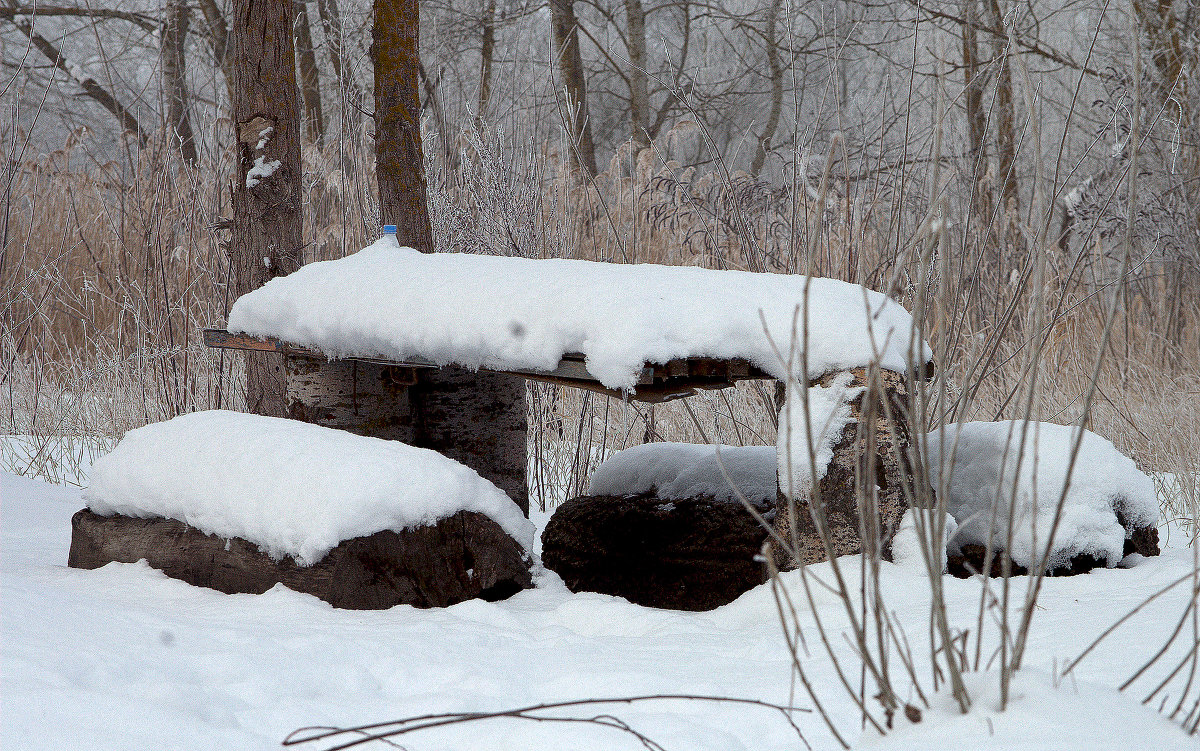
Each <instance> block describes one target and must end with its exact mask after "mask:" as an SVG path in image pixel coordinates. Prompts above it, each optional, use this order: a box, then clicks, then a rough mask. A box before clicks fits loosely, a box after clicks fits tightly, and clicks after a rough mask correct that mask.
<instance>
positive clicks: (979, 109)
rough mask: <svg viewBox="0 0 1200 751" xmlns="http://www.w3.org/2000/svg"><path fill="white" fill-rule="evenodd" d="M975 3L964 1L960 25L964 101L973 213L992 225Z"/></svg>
mask: <svg viewBox="0 0 1200 751" xmlns="http://www.w3.org/2000/svg"><path fill="white" fill-rule="evenodd" d="M977 2H978V0H963V3H962V16H963V18H964V19H966V23H964V24H963V25H962V59H963V101H964V102H965V104H966V108H967V141H968V144H967V145H968V149H969V151H968V153H969V154H970V157H971V162H972V165H971V168H972V175H973V178H974V179H973V181H972V182H973V184H974V194H973V196H972V204H973V205H972V207H971V209H972V213H973V214H974V216H977V217H980V218H981V219H982V220H983V221H984V222H985V223H988V222H991V217H992V191H991V187H990V186H989V184H988V176H987V171H988V166H989V163H988V148H987V143H988V113H987V110H986V109H984V107H983V90H984V88H985V86H986V84H987V78H986V76H985V75H984V74H983V69H982V68H983V66H982V64H981V61H980V59H979V36H978V33H977V31H976V28H975V24H976V23H977V22H978V18H977V17H978V15H979V14H978V12H977V10H978V9H977V6H976V3H977Z"/></svg>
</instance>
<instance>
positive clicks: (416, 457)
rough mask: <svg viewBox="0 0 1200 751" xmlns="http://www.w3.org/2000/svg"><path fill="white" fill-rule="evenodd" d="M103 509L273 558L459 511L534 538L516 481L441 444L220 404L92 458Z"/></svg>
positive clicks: (303, 560)
mask: <svg viewBox="0 0 1200 751" xmlns="http://www.w3.org/2000/svg"><path fill="white" fill-rule="evenodd" d="M91 481H92V482H91V486H90V487H89V488H88V489H87V490H86V491H84V494H83V498H84V500H85V501H87V505H88V508H90V509H91V510H92V511H94V512H95V513H97V514H100V515H103V516H111V515H112V514H124V515H126V516H133V517H139V518H148V517H165V518H169V519H178V520H180V521H182V522H185V523H187V524H188V525H190V526H192V527H195V528H196V529H199V530H201V531H203V532H206V533H209V534H215V535H218V536H220V537H223V538H230V537H240V538H242V539H244V540H248V541H249V542H252V543H254V544H255V545H257V546H259V548H260V549H262V550H263V551H264V552H265V553H267V554H268V555H270V556H271V557H272V558H275V559H280V558H282V557H284V556H291V557H292V558H294V559H295V560H296V562H297V563H299V564H300V565H312V564H313V563H316V562H317V561H319V560H321V558H323V557H324V556H325V554H326V553H328V552H329V551H330V550H332V549H333V548H334V547H335V546H336V545H337V544H338V543H339V542H341V541H342V540H347V539H351V538H354V537H362V536H366V535H371V534H374V533H376V532H380V531H383V530H385V529H392V530H397V531H399V530H402V529H410V528H414V527H421V526H427V525H430V524H433V523H435V522H437V521H438V520H439V519H443V518H446V517H449V516H453V515H454V514H456V513H457V512H459V511H463V510H466V511H477V512H479V513H481V514H484V515H485V516H488V517H490V518H491V519H493V520H494V521H495V522H496V523H497V524H499V525H500V527H501V528H502V529H503V530H504V531H505V532H507V533H508V534H509V535H511V536H512V537H513V538H514V539H515V540H516V541H517V542H519V543H520V544H521V546H522V547H524V548H525V550H527V551H528V550H532V547H533V531H534V530H533V525H532V524H531V523H530V522H529V520H528V519H526V518H525V517H524V515H523V514H522V513H521V510H520V508H519V507H518V506H517V505H516V504H515V503H513V501H512V500H511V499H510V498H509V497H508V496H507V495H505V493H504V491H502V490H500V489H499V488H497V487H496V486H495V485H493V484H492V483H490V482H488V481H487V480H485V479H484V478H482V477H480V476H479V474H478V473H477V472H475V471H474V470H473V469H471V468H469V467H466V466H464V465H462V464H460V463H458V462H456V461H454V460H453V459H449V458H447V457H445V456H443V455H441V454H439V453H437V452H436V451H430V450H429V449H422V448H415V447H413V446H408V445H405V444H403V443H399V442H397V441H385V440H381V439H378V438H365V437H363V436H357V435H354V434H351V433H347V432H345V431H341V430H333V429H331V428H324V427H320V426H318V425H311V424H308V423H303V422H299V421H296V420H284V419H279V418H274V417H262V416H259V415H247V414H242V413H238V412H227V411H223V410H211V411H207V412H196V413H193V414H189V415H183V416H180V417H176V418H175V419H173V420H168V421H166V422H160V423H155V424H152V425H147V426H145V427H143V428H138V429H137V430H131V431H130V432H129V433H127V434H126V435H125V437H124V438H123V439H122V440H121V442H120V443H119V444H118V445H117V447H116V448H115V449H114V450H113V451H112V452H111V453H109V454H108V455H106V456H104V457H102V458H100V459H99V460H97V461H96V463H95V465H94V466H93V468H92V476H91Z"/></svg>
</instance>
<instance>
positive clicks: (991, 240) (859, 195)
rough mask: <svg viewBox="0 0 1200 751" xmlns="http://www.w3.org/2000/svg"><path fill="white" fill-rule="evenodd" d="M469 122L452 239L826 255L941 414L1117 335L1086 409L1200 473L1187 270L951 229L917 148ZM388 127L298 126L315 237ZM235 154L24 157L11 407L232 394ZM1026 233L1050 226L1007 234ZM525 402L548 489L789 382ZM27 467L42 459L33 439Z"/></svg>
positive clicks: (69, 430)
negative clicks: (738, 158) (658, 142)
mask: <svg viewBox="0 0 1200 751" xmlns="http://www.w3.org/2000/svg"><path fill="white" fill-rule="evenodd" d="M687 127H693V126H687ZM665 142H666V143H668V144H669V143H671V142H672V141H671V138H670V134H669V135H668V137H667V138H666V139H665ZM462 143H463V145H464V147H465V148H464V150H463V158H462V160H461V162H460V165H459V168H458V169H457V170H456V171H455V172H453V173H451V172H449V171H447V170H443V169H440V168H439V167H438V166H437V165H431V169H430V174H431V181H430V185H431V211H432V214H433V219H434V226H435V233H436V237H437V241H438V245H439V247H440V248H442V249H444V250H448V251H461V252H482V253H492V254H506V255H524V256H528V257H571V258H586V259H596V260H612V261H618V262H654V263H666V264H693V265H703V266H709V267H715V268H739V269H761V270H769V271H777V272H795V271H803V270H806V269H811V270H812V271H813V272H814V273H817V274H820V275H825V276H833V277H838V278H843V279H846V280H848V281H854V282H857V283H861V284H864V285H866V286H868V287H872V288H874V289H879V290H882V291H885V292H888V293H889V294H891V295H893V296H894V297H896V298H897V299H899V300H900V301H902V302H903V303H904V304H905V305H906V306H907V307H909V308H910V309H911V310H914V311H921V313H922V315H923V320H924V325H925V330H926V335H927V337H928V339H929V340H930V342H931V344H932V345H933V346H934V347H935V350H936V351H938V352H939V355H940V360H941V367H942V370H943V373H944V375H945V381H946V384H947V388H948V391H949V392H950V393H953V394H955V395H961V396H962V398H961V399H960V400H959V401H958V402H957V403H956V404H954V405H953V407H952V409H951V411H950V413H949V414H948V415H947V417H953V418H954V419H996V418H1005V417H1014V416H1019V415H1020V414H1021V413H1022V412H1023V410H1024V409H1026V406H1025V405H1026V402H1027V399H1026V397H1027V396H1029V394H1030V393H1032V395H1033V398H1032V401H1031V402H1029V403H1030V404H1031V414H1032V415H1033V416H1034V417H1037V418H1039V419H1046V420H1051V421H1054V422H1060V423H1065V422H1070V421H1074V420H1076V419H1078V417H1079V410H1080V408H1081V405H1082V404H1083V401H1084V400H1083V395H1084V394H1085V393H1086V391H1087V388H1088V385H1089V383H1090V377H1091V371H1092V367H1093V364H1094V363H1095V362H1096V361H1097V359H1098V358H1101V356H1102V355H1103V357H1102V358H1101V359H1102V366H1101V370H1100V374H1099V378H1098V389H1097V397H1096V398H1095V400H1094V405H1093V408H1092V410H1091V413H1090V416H1089V418H1088V419H1089V426H1090V427H1091V429H1093V430H1095V431H1096V432H1098V433H1100V434H1102V435H1104V436H1106V437H1108V438H1109V439H1111V440H1112V441H1113V442H1114V443H1116V444H1117V446H1118V447H1119V448H1120V449H1121V450H1123V451H1125V452H1126V453H1128V454H1130V455H1132V456H1133V457H1134V458H1135V459H1137V461H1138V462H1139V464H1140V465H1141V466H1142V467H1143V468H1145V469H1147V470H1151V471H1156V472H1170V473H1174V474H1176V475H1178V476H1179V477H1180V478H1181V480H1180V482H1179V483H1177V488H1179V490H1178V491H1177V492H1176V493H1175V497H1176V498H1177V499H1178V505H1176V506H1174V509H1173V511H1172V513H1174V514H1179V513H1181V512H1183V511H1185V510H1186V508H1187V506H1188V501H1187V499H1189V498H1190V499H1194V498H1195V492H1194V488H1195V484H1196V481H1195V478H1196V476H1197V472H1198V469H1200V468H1197V466H1196V462H1197V458H1196V452H1195V450H1194V448H1193V447H1194V446H1196V445H1198V444H1200V386H1198V385H1197V384H1198V383H1200V376H1198V375H1197V369H1198V367H1200V366H1198V365H1197V363H1200V328H1198V325H1197V322H1198V321H1200V311H1198V305H1200V303H1198V302H1197V301H1200V295H1197V294H1195V291H1197V290H1195V289H1194V288H1192V287H1189V288H1188V289H1186V290H1184V292H1185V293H1188V297H1187V298H1186V301H1185V303H1184V304H1182V305H1181V304H1180V301H1179V300H1178V299H1177V297H1169V296H1168V295H1169V293H1171V292H1174V291H1175V290H1168V289H1166V288H1165V287H1164V285H1162V284H1157V285H1156V284H1152V283H1151V284H1147V283H1145V282H1144V281H1140V280H1135V281H1128V282H1126V283H1122V282H1121V280H1115V281H1114V280H1111V279H1110V280H1106V282H1105V283H1106V284H1107V286H1097V285H1096V284H1095V283H1087V284H1085V283H1084V282H1083V281H1081V279H1085V278H1088V279H1092V278H1094V275H1092V276H1086V275H1084V274H1082V273H1080V272H1079V268H1080V264H1072V263H1071V262H1070V259H1068V258H1067V257H1066V255H1065V254H1064V253H1062V252H1061V251H1060V250H1059V249H1058V248H1057V247H1056V246H1053V245H1051V244H1050V243H1048V242H1045V241H1042V240H1037V239H1036V236H1037V234H1038V232H1037V230H1038V228H1037V227H1033V226H1024V227H1022V226H1016V225H1015V219H1014V218H1013V217H1004V218H1003V219H1002V220H1001V219H997V221H996V224H994V225H983V224H979V223H978V222H977V223H976V226H974V227H970V228H968V230H969V231H964V232H962V233H959V234H955V233H954V232H953V231H951V232H946V231H940V234H939V233H938V232H935V231H932V230H931V229H930V228H931V226H932V225H931V224H930V222H929V221H928V220H929V218H930V216H932V210H931V209H930V206H933V205H934V202H929V201H926V202H924V203H922V202H920V201H916V202H914V201H913V200H912V199H911V195H910V197H909V198H907V199H902V198H901V195H900V192H899V190H898V186H900V185H903V184H904V181H905V180H908V181H909V182H910V183H912V184H913V185H918V184H921V181H922V180H923V179H924V178H925V176H924V175H923V174H920V173H917V172H916V171H911V172H910V173H903V174H899V175H897V174H891V175H887V176H886V179H884V177H875V178H872V179H859V178H856V177H855V176H854V175H852V174H850V171H849V170H848V169H843V170H842V171H841V172H839V171H838V170H837V169H835V168H833V167H831V168H828V169H826V170H825V172H823V173H820V174H815V175H809V176H808V177H807V178H806V179H805V180H799V179H798V180H797V181H796V182H795V184H794V185H790V186H787V185H785V186H779V185H770V184H766V183H761V182H758V181H756V180H754V179H752V178H750V177H749V176H747V175H745V174H739V173H727V172H725V171H724V170H723V168H722V167H720V166H719V165H718V166H716V167H714V168H713V169H712V171H709V172H705V173H699V172H697V171H696V170H695V169H692V168H688V169H681V168H680V167H679V165H678V164H677V163H676V162H674V161H672V157H673V155H672V154H671V153H670V152H669V150H667V149H665V148H659V147H655V148H654V149H649V150H645V151H643V152H641V153H640V154H639V155H636V157H635V156H634V155H631V154H629V153H628V152H622V153H618V155H617V156H616V157H614V158H613V160H612V161H611V163H610V164H609V165H608V169H607V170H606V171H605V172H603V173H602V174H601V175H599V176H598V177H597V178H596V179H595V180H594V181H591V182H587V183H583V184H581V183H580V182H579V181H578V180H577V179H575V178H574V177H573V176H571V175H570V174H568V173H567V172H566V170H565V169H564V167H563V165H562V164H561V163H560V162H559V161H558V159H557V157H556V155H555V154H554V153H553V152H550V151H548V150H546V149H543V148H541V147H539V146H537V145H532V144H526V145H520V144H511V143H505V142H503V141H502V140H500V139H497V138H491V139H484V138H480V137H479V136H478V135H477V134H465V135H464V136H463V140H462ZM370 146H371V144H370V140H369V136H368V134H367V133H366V131H365V130H364V131H363V132H361V133H353V134H351V136H349V137H346V138H343V139H342V140H341V141H340V142H338V143H336V144H334V145H332V146H330V147H327V148H326V149H324V150H317V149H315V148H308V149H307V150H306V152H305V199H306V204H305V205H306V211H305V224H306V227H305V232H306V239H307V240H308V242H309V245H308V246H307V251H306V260H310V261H311V260H318V259H325V258H336V257H339V256H341V255H344V254H345V253H347V252H351V251H353V250H355V249H357V248H359V247H362V246H363V245H364V244H365V243H366V242H367V241H368V240H369V239H370V238H371V236H372V235H373V234H374V230H373V228H374V227H375V225H376V224H377V219H376V217H375V211H376V209H375V204H374V201H373V198H372V196H373V194H374V190H375V187H374V184H373V173H372V170H371V157H370ZM830 161H831V163H832V162H833V161H834V160H830ZM229 169H230V167H229V164H228V163H226V162H225V161H223V160H220V159H208V160H205V161H203V162H202V163H201V164H200V165H199V166H198V167H196V168H184V167H181V166H180V165H179V164H178V163H177V162H176V161H175V160H173V159H171V158H169V157H168V155H166V154H165V153H164V152H162V151H161V150H159V151H152V150H148V151H145V152H143V153H142V156H141V158H140V161H138V163H137V164H135V165H132V166H129V165H124V166H123V165H121V164H119V163H115V162H108V163H98V162H96V161H95V160H93V159H91V158H90V157H89V155H88V153H87V149H86V144H83V143H79V142H78V141H77V140H72V141H71V142H69V143H67V144H66V145H65V147H64V148H63V149H62V150H60V151H57V152H54V153H53V154H49V155H45V156H41V157H39V158H37V159H31V160H27V161H26V162H24V163H21V164H17V165H15V166H14V167H13V168H12V173H11V179H12V182H13V189H12V200H11V211H10V212H9V216H10V220H9V226H8V230H7V231H8V234H7V241H6V243H5V261H4V274H3V280H2V281H0V300H2V301H3V310H2V315H3V319H2V325H3V330H4V337H3V340H2V345H0V346H2V349H3V356H4V376H3V378H4V398H5V410H4V416H3V418H2V419H3V422H2V423H0V431H2V432H5V433H10V434H12V433H19V434H29V435H43V436H54V435H70V436H93V437H94V440H93V442H94V443H95V445H96V446H97V447H98V446H99V445H100V441H101V440H103V441H107V442H111V441H112V440H113V439H115V438H116V437H118V436H120V435H121V434H122V433H123V432H124V431H126V430H128V429H130V428H132V427H136V426H138V425H140V424H144V423H146V422H152V421H155V420H161V419H166V418H169V417H171V416H174V415H176V414H180V413H183V412H188V411H192V410H196V409H206V408H213V407H232V408H237V407H238V406H239V405H240V403H241V402H240V399H241V394H240V392H239V373H238V371H237V369H238V367H239V363H238V360H237V358H236V357H233V358H231V357H229V356H227V355H223V354H222V353H220V352H215V353H214V352H212V351H208V350H206V349H205V348H204V347H203V346H201V344H200V343H199V339H198V332H199V329H200V328H201V327H202V326H204V325H208V324H214V323H217V324H219V323H220V322H221V321H223V320H224V317H225V311H226V310H227V308H228V305H229V303H230V302H231V301H230V300H228V296H227V294H226V287H225V283H224V281H225V275H226V273H227V268H228V266H227V263H226V259H225V256H224V245H223V242H224V236H223V230H221V229H220V226H221V221H222V218H223V217H225V216H227V214H228V204H229V201H228V192H227V189H226V187H225V183H226V180H225V175H226V174H227V173H228V172H229ZM912 192H916V191H915V188H914V189H913V190H912ZM946 192H947V193H952V192H953V191H952V190H947V191H946ZM1022 237H1025V238H1028V237H1033V238H1035V239H1034V240H1033V241H1032V242H1030V241H1027V240H1022V241H1021V242H1020V243H1019V244H1018V243H1016V242H1014V241H1012V240H1011V238H1018V239H1020V238H1022ZM997 238H1006V239H1004V240H1003V241H1002V240H1000V239H997ZM1002 242H1007V243H1008V245H1004V244H1002ZM1039 264H1040V266H1039ZM1038 268H1040V269H1041V271H1040V273H1035V271H1037V269H1038ZM1035 277H1036V279H1037V280H1038V282H1037V284H1035ZM1117 291H1126V292H1128V293H1129V294H1128V295H1127V303H1126V304H1125V305H1124V307H1123V308H1122V310H1121V313H1120V316H1119V320H1118V325H1117V326H1115V327H1114V331H1113V336H1112V339H1111V341H1110V343H1109V344H1108V347H1107V351H1106V352H1103V353H1102V352H1100V351H1098V350H1097V346H1098V341H1099V338H1098V336H1097V332H1098V331H1099V330H1100V329H1101V328H1102V322H1103V318H1104V315H1105V311H1106V309H1107V308H1106V305H1107V303H1108V302H1109V301H1110V300H1111V299H1112V295H1113V294H1114V293H1115V292H1117ZM1034 311H1036V312H1037V315H1034ZM1009 312H1010V313H1011V315H1010V316H1008V317H1007V318H1006V313H1009ZM1168 324H1169V325H1168ZM1168 329H1169V330H1168ZM1031 352H1033V353H1036V356H1037V358H1038V360H1039V367H1038V368H1036V369H1034V370H1030V369H1029V368H1028V367H1027V365H1028V360H1029V356H1030V353H1031ZM768 392H770V393H768ZM530 403H531V418H532V419H531V422H530V424H531V426H532V430H531V439H530V440H531V452H532V454H533V457H534V462H533V464H532V465H531V470H532V472H531V477H532V478H533V479H532V480H531V485H532V486H533V490H534V496H535V498H536V499H538V500H539V501H540V502H541V503H542V504H545V503H550V504H553V503H555V502H557V501H559V500H561V499H563V498H565V497H569V496H570V495H572V494H575V493H578V492H580V491H581V490H582V489H583V488H584V487H585V486H586V477H587V474H588V473H589V472H590V470H591V469H592V468H594V466H595V464H596V463H597V462H598V461H600V460H602V459H603V458H604V457H605V456H607V455H608V454H609V453H611V452H612V451H614V450H618V449H620V448H624V447H627V446H629V445H633V444H635V443H640V442H642V441H646V440H687V441H711V440H720V441H723V442H727V443H735V444H754V443H770V442H773V441H774V439H775V436H774V423H773V421H774V415H773V406H772V405H773V391H772V390H770V389H769V388H767V387H766V386H765V385H763V384H758V385H745V386H743V387H741V388H739V389H736V390H733V391H729V392H720V393H714V394H706V395H704V396H703V397H702V398H700V399H693V400H690V401H689V402H688V403H687V404H686V405H682V404H670V405H662V406H658V407H655V408H649V407H646V406H641V405H627V404H624V403H621V402H619V401H616V400H610V399H607V398H604V397H600V396H595V395H585V394H579V393H572V392H570V391H569V390H564V389H561V388H553V387H544V386H537V387H531V399H530ZM10 464H11V462H10ZM15 468H16V469H18V470H23V471H29V472H32V473H35V474H36V473H39V472H41V471H42V470H41V469H40V467H39V465H38V462H37V461H31V462H28V463H27V466H25V467H20V466H16V467H15ZM1188 489H1191V490H1190V491H1189V490H1188ZM1189 492H1190V495H1189ZM1192 502H1194V500H1193V501H1192ZM1193 507H1194V506H1193Z"/></svg>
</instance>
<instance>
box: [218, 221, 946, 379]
mask: <svg viewBox="0 0 1200 751" xmlns="http://www.w3.org/2000/svg"><path fill="white" fill-rule="evenodd" d="M206 341H207V342H208V343H209V344H210V345H211V346H221V347H231V348H235V349H260V350H268V351H278V352H283V353H285V354H299V355H304V354H308V355H314V354H318V355H322V356H325V357H327V358H329V359H331V360H338V359H357V360H366V361H373V362H383V363H388V364H402V365H408V366H415V367H441V366H446V365H459V366H462V367H465V368H468V369H472V370H490V371H497V372H504V373H515V374H519V375H523V376H526V377H530V378H541V379H543V380H551V381H561V382H566V383H570V384H572V385H577V386H581V387H583V388H592V389H594V390H601V391H608V392H611V393H622V394H624V395H627V396H630V397H631V398H635V399H643V400H646V401H662V400H663V399H667V398H673V397H675V396H682V395H687V394H690V393H694V389H695V388H713V387H721V386H726V385H729V384H731V383H733V382H735V381H737V380H741V379H745V378H778V379H784V378H786V377H787V376H788V374H789V371H790V372H791V373H792V374H793V375H798V373H799V368H800V365H801V364H803V365H804V366H805V368H806V370H807V374H808V376H809V377H810V378H817V377H820V376H822V375H826V374H828V373H832V372H836V371H842V370H849V369H852V368H856V367H864V366H867V365H869V364H871V363H872V362H878V363H879V364H880V365H881V366H882V367H884V368H887V369H890V370H896V371H900V372H904V371H906V369H907V367H908V363H909V362H910V361H912V362H915V363H917V366H918V370H923V369H924V368H925V367H926V363H928V362H929V361H930V360H931V355H932V353H931V352H930V350H929V348H928V346H927V345H925V344H924V342H922V341H921V340H920V339H919V337H917V336H916V334H915V333H914V327H913V320H912V317H911V316H910V315H909V313H908V311H906V310H905V309H904V308H903V306H901V305H900V304H899V303H896V302H895V301H893V300H890V299H889V298H887V297H886V296H885V295H883V294H880V293H878V292H874V291H872V290H868V289H866V288H864V287H861V286H859V285H855V284H850V283H847V282H842V281H838V280H834V279H821V278H809V277H804V276H789V275H782V274H764V273H751V272H744V271H728V270H721V271H718V270H712V269H704V268H698V267H680V266H661V265H654V264H613V263H600V262H594V261H580V260H568V259H529V258H515V257H499V256H484V255H466V254H455V253H432V254H422V253H418V252H417V251H415V250H412V249H411V248H403V247H400V245H399V244H398V243H397V242H396V239H395V237H394V236H391V235H386V236H384V237H383V238H381V239H380V240H379V241H377V242H376V243H374V244H373V245H371V246H370V247H367V248H365V249H363V250H362V251H360V252H358V253H355V254H353V255H351V256H348V257H346V258H343V259H340V260H336V261H325V262H320V263H313V264H310V265H308V266H305V267H303V268H301V269H300V270H299V271H297V272H295V273H293V274H291V275H289V276H286V277H280V278H277V279H274V280H272V281H270V282H268V283H267V284H266V285H264V286H263V287H261V288H260V289H257V290H255V291H253V292H251V293H249V294H247V295H245V296H243V297H241V298H240V299H239V300H237V301H236V303H235V304H234V305H233V307H232V309H231V310H230V313H229V320H228V324H227V330H226V331H220V330H210V331H208V332H206Z"/></svg>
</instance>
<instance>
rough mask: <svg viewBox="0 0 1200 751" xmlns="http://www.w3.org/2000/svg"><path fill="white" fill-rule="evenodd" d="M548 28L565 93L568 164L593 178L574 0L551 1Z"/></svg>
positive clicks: (592, 147) (592, 150)
mask: <svg viewBox="0 0 1200 751" xmlns="http://www.w3.org/2000/svg"><path fill="white" fill-rule="evenodd" d="M550 25H551V27H552V31H553V33H552V35H551V38H552V41H553V44H554V57H555V58H556V59H557V60H558V69H559V72H560V73H561V74H562V79H563V80H562V88H563V91H564V92H565V94H566V111H567V118H566V119H567V124H568V126H569V127H570V138H571V153H570V155H569V159H570V163H571V165H572V166H573V167H574V168H575V169H578V170H582V171H584V172H585V173H586V174H587V176H588V177H595V176H596V174H597V173H598V170H597V169H596V145H595V143H594V142H593V141H592V123H591V120H590V119H589V118H588V104H587V78H586V77H585V74H584V71H583V56H582V55H581V54H580V51H579V20H578V19H577V18H576V17H575V3H574V0H550Z"/></svg>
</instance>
